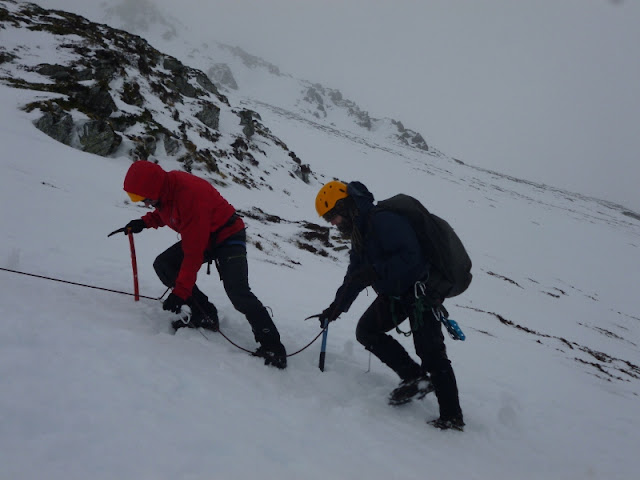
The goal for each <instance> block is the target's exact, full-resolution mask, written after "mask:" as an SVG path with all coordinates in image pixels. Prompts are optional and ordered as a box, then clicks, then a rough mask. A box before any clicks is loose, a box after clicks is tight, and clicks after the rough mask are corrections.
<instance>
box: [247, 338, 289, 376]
mask: <svg viewBox="0 0 640 480" xmlns="http://www.w3.org/2000/svg"><path fill="white" fill-rule="evenodd" d="M251 355H253V356H254V357H261V358H264V364H265V365H272V366H274V367H276V368H279V369H281V370H282V369H284V368H286V367H287V352H286V350H285V348H284V345H282V343H279V344H277V345H260V347H259V348H258V349H257V350H256V351H255V352H253V353H252V354H251Z"/></svg>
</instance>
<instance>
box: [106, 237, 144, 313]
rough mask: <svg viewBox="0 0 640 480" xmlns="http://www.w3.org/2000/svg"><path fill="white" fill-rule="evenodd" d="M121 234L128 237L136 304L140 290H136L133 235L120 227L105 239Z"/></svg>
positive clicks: (136, 264) (136, 275)
mask: <svg viewBox="0 0 640 480" xmlns="http://www.w3.org/2000/svg"><path fill="white" fill-rule="evenodd" d="M122 232H124V233H125V235H126V236H127V237H129V249H130V250H131V268H132V270H133V295H134V299H135V301H136V302H137V301H138V300H140V289H139V288H138V262H137V260H136V246H135V244H134V243H133V233H131V229H129V228H127V227H122V228H119V229H117V230H114V231H113V232H111V233H110V234H109V235H107V238H108V237H110V236H111V235H115V234H116V233H122Z"/></svg>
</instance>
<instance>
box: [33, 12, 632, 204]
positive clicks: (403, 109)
mask: <svg viewBox="0 0 640 480" xmlns="http://www.w3.org/2000/svg"><path fill="white" fill-rule="evenodd" d="M36 1H37V0H36ZM77 1H78V2H80V3H84V1H82V0H77ZM108 1H109V3H113V1H114V0H108ZM129 1H140V0H129ZM152 2H153V3H155V4H157V5H159V6H162V7H164V8H166V9H167V10H168V11H170V12H171V13H172V14H173V15H175V16H176V17H178V18H180V19H181V20H183V21H185V22H187V23H188V24H189V25H191V28H192V29H194V30H195V31H202V32H203V37H204V38H211V39H215V40H218V41H222V42H224V43H229V44H233V45H238V46H240V47H242V48H244V49H245V50H247V51H249V52H250V53H253V54H255V55H258V56H260V57H263V58H264V59H265V60H268V61H271V62H272V63H274V64H276V65H278V66H279V67H280V68H281V69H282V70H283V71H285V72H287V73H290V74H292V75H293V76H295V77H299V78H304V79H306V80H311V81H315V82H319V83H322V84H323V85H325V86H328V87H333V88H338V89H340V90H341V91H342V93H343V94H344V95H345V96H346V97H347V98H349V99H351V100H354V101H355V102H356V103H358V104H359V105H360V106H361V107H362V108H363V109H365V110H367V111H369V113H370V114H371V115H372V116H374V117H392V118H394V119H397V120H401V121H403V122H404V124H405V126H407V127H408V128H411V129H414V130H417V131H419V132H421V133H422V134H423V135H424V137H425V139H426V140H427V141H428V142H429V143H431V144H433V145H435V146H436V147H437V148H439V149H440V150H442V151H443V152H445V153H447V154H449V155H452V156H454V157H456V158H459V159H461V160H463V161H465V162H467V163H470V164H474V165H478V166H482V167H486V168H491V169H495V170H498V171H501V172H504V173H508V174H512V175H515V176H519V177H523V178H526V179H529V180H533V181H540V182H545V183H548V184H551V185H555V186H559V187H563V188H567V189H570V190H574V191H579V192H582V193H586V194H591V195H595V196H598V197H602V198H607V199H610V200H613V201H616V202H620V203H622V204H624V205H626V206H628V207H630V208H633V209H635V210H636V211H640V189H639V188H637V187H636V183H637V181H638V178H640V175H639V173H640V165H639V164H640V162H638V156H639V155H638V151H640V81H639V80H640V54H639V53H638V51H639V47H638V45H640V1H638V0H618V1H612V0H482V1H480V0H429V1H425V0H422V1H420V0H393V1H391V0H385V1H381V0H324V1H319V0H315V1H312V0H179V1H175V0H152ZM69 3H74V2H73V0H57V1H56V0H46V1H43V2H42V4H43V5H45V4H69ZM45 6H46V5H45ZM205 32H206V33H205Z"/></svg>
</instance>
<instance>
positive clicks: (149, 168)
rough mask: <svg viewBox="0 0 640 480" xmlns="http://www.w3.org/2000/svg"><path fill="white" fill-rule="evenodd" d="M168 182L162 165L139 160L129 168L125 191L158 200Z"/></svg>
mask: <svg viewBox="0 0 640 480" xmlns="http://www.w3.org/2000/svg"><path fill="white" fill-rule="evenodd" d="M166 181H167V172H165V171H164V170H163V169H162V167H161V166H160V165H158V164H156V163H152V162H148V161H146V160H139V161H137V162H134V163H133V164H132V165H131V166H130V167H129V171H128V172H127V175H126V176H125V177H124V191H125V192H128V193H134V194H136V195H141V196H143V197H144V198H149V199H151V200H158V199H160V196H161V193H162V189H163V187H164V184H165V182H166Z"/></svg>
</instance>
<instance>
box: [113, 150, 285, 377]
mask: <svg viewBox="0 0 640 480" xmlns="http://www.w3.org/2000/svg"><path fill="white" fill-rule="evenodd" d="M124 190H125V191H126V192H127V194H128V195H129V197H130V198H131V200H132V201H134V202H144V203H145V205H147V206H153V207H154V208H155V210H153V211H152V212H149V213H147V214H146V215H144V216H143V217H142V218H139V219H136V220H132V221H131V222H129V223H128V224H127V225H126V226H125V227H124V232H125V234H128V233H132V234H133V233H140V232H141V231H142V230H144V229H145V228H158V227H163V226H165V225H166V226H168V227H170V228H172V229H173V230H175V231H176V232H178V233H179V234H180V236H181V238H182V240H181V241H179V242H178V243H176V244H175V245H173V246H171V247H169V248H168V249H167V250H165V251H164V252H163V253H161V254H160V255H158V257H157V258H156V260H155V262H154V263H153V267H154V268H155V271H156V273H157V274H158V277H159V278H160V280H161V281H162V283H164V284H165V285H166V286H167V287H171V288H172V289H173V291H172V292H171V294H170V295H169V296H168V297H167V299H166V300H165V301H164V303H163V308H164V309H165V310H169V311H172V312H174V313H179V312H180V310H181V307H182V306H183V305H188V306H189V307H190V308H191V311H192V315H191V319H190V320H189V323H188V324H186V325H185V324H184V323H183V322H182V321H177V322H174V327H180V326H189V327H193V328H199V327H202V328H207V329H209V330H213V331H217V330H218V312H217V309H216V307H215V306H214V305H213V304H212V303H211V302H210V301H209V299H208V298H207V296H206V295H205V294H204V293H202V291H201V290H200V289H199V288H198V286H197V285H196V284H195V283H196V278H197V275H198V271H199V270H200V267H201V266H202V264H203V263H211V262H214V261H215V264H216V267H217V268H218V272H219V273H220V278H221V280H222V283H223V284H224V288H225V291H226V292H227V295H228V297H229V300H231V303H232V304H233V306H234V307H235V308H236V310H238V311H239V312H241V313H243V314H244V315H245V316H246V318H247V320H248V321H249V323H250V324H251V328H252V329H253V334H254V337H255V339H256V341H257V342H258V343H260V347H259V348H258V349H257V350H256V352H254V355H256V356H259V357H263V358H264V359H265V364H267V365H273V366H275V367H278V368H285V367H286V365H287V354H286V351H285V348H284V346H283V345H282V343H281V342H280V334H279V333H278V329H277V328H276V326H275V324H274V323H273V321H272V320H271V317H270V316H269V313H268V312H267V310H266V308H265V307H264V306H263V305H262V303H261V302H260V300H258V298H257V297H256V296H255V295H254V294H253V292H252V291H251V288H250V287H249V279H248V265H247V250H246V233H245V224H244V222H243V221H242V218H240V217H239V216H238V215H237V213H236V211H235V208H234V207H233V206H232V205H231V204H230V203H229V202H227V201H226V200H225V199H224V198H223V197H222V195H220V193H219V192H218V191H217V190H216V189H215V188H214V187H213V186H212V185H211V184H210V183H209V182H207V181H206V180H204V179H202V178H199V177H196V176H195V175H192V174H190V173H187V172H181V171H171V172H166V171H164V170H163V169H162V167H160V166H159V165H157V164H155V163H152V162H148V161H144V160H141V161H137V162H134V163H133V164H132V165H131V167H129V171H128V172H127V175H126V177H125V179H124Z"/></svg>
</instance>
